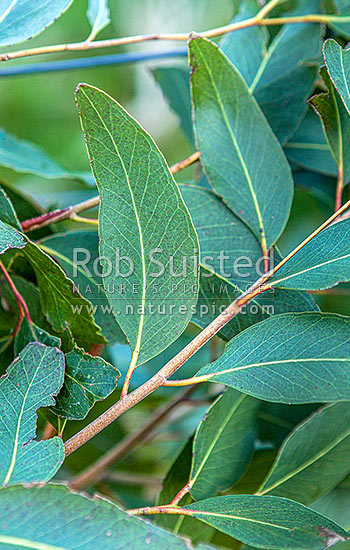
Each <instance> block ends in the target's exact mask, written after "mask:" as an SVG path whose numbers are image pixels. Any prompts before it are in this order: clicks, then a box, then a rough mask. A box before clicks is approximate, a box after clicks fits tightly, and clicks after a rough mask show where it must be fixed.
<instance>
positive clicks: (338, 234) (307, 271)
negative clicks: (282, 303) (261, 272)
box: [268, 219, 350, 290]
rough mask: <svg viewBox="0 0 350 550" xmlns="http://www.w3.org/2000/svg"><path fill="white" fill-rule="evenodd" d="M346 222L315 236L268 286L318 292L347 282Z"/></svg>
mask: <svg viewBox="0 0 350 550" xmlns="http://www.w3.org/2000/svg"><path fill="white" fill-rule="evenodd" d="M349 238H350V220H348V219H346V220H342V221H340V222H337V223H334V224H332V225H330V226H329V227H327V228H326V229H324V230H323V231H321V232H320V233H318V235H316V236H315V237H314V238H313V239H312V240H311V241H309V242H308V243H307V244H306V245H305V246H303V247H302V248H301V249H300V250H299V251H298V252H297V253H296V254H295V255H294V256H292V258H290V260H288V262H286V263H285V264H284V265H283V266H282V267H281V268H280V269H279V270H278V271H277V272H276V273H275V275H273V276H272V277H271V279H269V283H268V284H269V286H270V285H271V286H272V287H279V288H291V289H298V290H321V289H324V288H329V287H331V286H334V285H336V284H338V283H340V282H345V281H349V280H350V250H349Z"/></svg>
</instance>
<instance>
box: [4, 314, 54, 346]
mask: <svg viewBox="0 0 350 550" xmlns="http://www.w3.org/2000/svg"><path fill="white" fill-rule="evenodd" d="M36 341H37V342H40V343H41V344H45V346H51V347H56V348H60V346H61V340H60V338H58V337H57V336H54V335H53V334H49V333H48V332H46V330H44V329H42V328H40V327H38V326H37V325H35V324H34V323H31V324H29V321H28V319H27V318H26V317H25V318H24V319H23V320H22V322H21V326H20V328H19V331H18V332H17V334H16V337H15V344H14V353H15V355H18V354H19V353H20V352H21V351H22V350H23V349H24V348H25V347H26V345H27V344H30V343H31V342H36Z"/></svg>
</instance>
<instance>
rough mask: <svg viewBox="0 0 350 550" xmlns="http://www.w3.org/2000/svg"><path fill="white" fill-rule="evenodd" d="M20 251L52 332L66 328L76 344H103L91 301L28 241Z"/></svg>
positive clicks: (42, 252) (60, 269) (49, 259)
mask: <svg viewBox="0 0 350 550" xmlns="http://www.w3.org/2000/svg"><path fill="white" fill-rule="evenodd" d="M23 252H24V254H25V256H26V258H27V259H28V260H29V262H30V263H31V265H32V267H33V269H34V271H35V275H36V277H37V282H38V286H39V289H40V301H41V306H42V309H43V311H44V313H45V315H46V317H47V320H48V321H49V323H50V324H51V326H52V328H53V329H54V330H55V331H56V332H60V331H64V330H66V329H68V330H69V331H70V332H71V334H72V335H73V336H74V338H75V339H76V341H77V342H78V343H79V344H85V345H91V344H94V343H95V344H104V343H105V342H106V341H105V339H104V337H103V336H102V335H101V334H100V328H99V327H98V326H97V325H96V324H95V322H94V319H93V317H92V314H91V304H90V303H89V302H88V301H87V300H85V298H83V297H82V296H81V295H80V294H79V293H78V291H77V290H76V289H75V288H74V283H73V282H72V281H71V280H70V279H68V277H66V275H65V273H64V271H63V270H62V268H61V267H60V266H59V265H58V264H56V262H54V260H52V259H51V258H50V256H48V255H47V254H46V253H45V252H44V251H43V250H41V249H40V248H39V246H38V245H36V244H35V243H33V242H31V241H29V242H28V243H27V245H26V247H25V249H24V251H23Z"/></svg>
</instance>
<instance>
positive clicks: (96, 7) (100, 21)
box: [86, 0, 111, 36]
mask: <svg viewBox="0 0 350 550" xmlns="http://www.w3.org/2000/svg"><path fill="white" fill-rule="evenodd" d="M86 15H87V17H88V19H89V22H90V25H91V33H93V35H94V36H96V35H97V34H98V33H99V32H100V31H102V29H104V28H105V27H106V26H107V25H109V23H110V22H111V19H110V17H109V8H108V0H89V5H88V10H87V12H86Z"/></svg>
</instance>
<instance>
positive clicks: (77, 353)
mask: <svg viewBox="0 0 350 550" xmlns="http://www.w3.org/2000/svg"><path fill="white" fill-rule="evenodd" d="M65 362H66V372H65V382H64V385H63V388H62V390H61V391H60V393H59V395H58V397H57V399H56V405H55V406H54V407H52V408H51V410H52V412H54V413H55V414H57V415H58V416H63V417H66V418H68V419H69V420H74V419H75V420H81V419H83V418H85V417H86V415H87V414H88V412H89V410H90V409H91V408H92V407H93V406H94V404H95V403H96V401H101V400H102V399H105V398H106V397H108V395H109V394H110V393H112V391H113V390H114V389H115V388H116V386H117V383H118V378H119V377H120V372H119V371H118V370H117V369H116V368H115V367H113V366H112V365H111V364H110V363H107V361H105V360H104V359H102V357H92V356H91V355H89V354H88V353H84V351H83V350H81V349H79V348H75V349H74V350H72V351H71V352H70V353H67V355H66V356H65Z"/></svg>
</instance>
